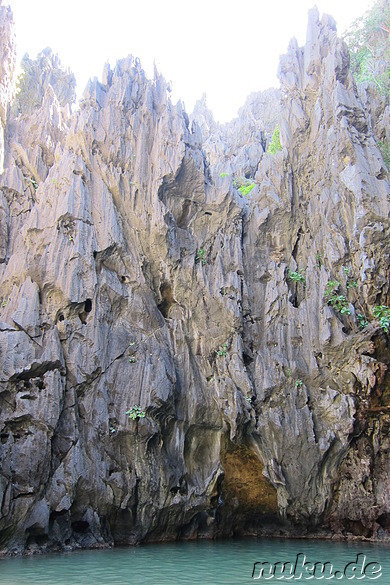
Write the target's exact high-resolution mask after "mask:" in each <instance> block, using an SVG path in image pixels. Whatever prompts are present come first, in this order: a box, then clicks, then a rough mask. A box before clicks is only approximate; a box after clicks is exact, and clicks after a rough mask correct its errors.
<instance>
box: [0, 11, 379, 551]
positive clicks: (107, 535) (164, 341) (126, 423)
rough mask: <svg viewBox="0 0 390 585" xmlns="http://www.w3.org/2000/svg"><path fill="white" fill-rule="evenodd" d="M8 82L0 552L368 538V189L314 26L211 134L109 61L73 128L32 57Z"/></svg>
mask: <svg viewBox="0 0 390 585" xmlns="http://www.w3.org/2000/svg"><path fill="white" fill-rule="evenodd" d="M0 10H1V11H2V12H1V13H0V18H1V23H2V24H1V26H3V27H5V26H6V23H7V22H8V20H7V19H8V18H9V13H8V12H7V11H6V10H5V9H4V8H1V9H0ZM7 30H8V29H7ZM1 42H2V43H3V45H2V47H1V54H2V55H11V54H12V50H13V49H12V47H13V45H12V42H13V41H12V37H11V35H10V34H7V35H2V36H1ZM10 58H11V57H8V59H10ZM24 66H25V67H24V68H25V76H24V78H23V80H22V83H21V89H20V93H19V94H18V96H17V97H16V98H15V99H13V95H12V92H8V94H7V92H3V93H2V94H1V96H0V101H1V103H2V104H3V103H4V105H3V106H2V110H1V111H2V112H3V114H2V116H1V122H2V124H3V127H4V128H5V136H6V140H5V146H4V172H3V173H2V175H1V177H0V187H1V191H0V193H1V199H0V220H1V221H0V251H1V258H0V262H1V263H0V282H1V302H0V305H1V306H0V351H1V353H0V364H1V365H0V375H1V379H0V549H1V551H2V552H6V551H11V552H13V551H16V552H18V551H24V550H27V551H34V550H44V549H54V548H59V549H63V548H67V547H79V546H84V547H85V546H104V545H109V544H113V543H116V544H126V543H136V542H140V541H152V540H167V539H176V538H197V537H199V538H200V537H216V536H227V535H232V534H259V535H260V534H285V535H294V534H300V535H305V534H307V535H310V534H321V535H323V536H332V535H335V534H336V535H338V536H340V537H348V536H351V535H356V536H359V537H369V538H389V536H390V532H389V528H390V521H389V519H390V516H389V511H390V497H389V493H390V492H389V489H390V478H389V475H390V465H389V458H388V455H387V453H388V448H389V445H388V443H389V439H388V437H389V432H388V431H389V426H390V418H389V398H390V392H389V390H390V386H389V374H388V370H387V366H388V364H389V362H390V354H389V349H388V336H387V334H386V332H385V331H384V330H383V328H381V326H380V322H379V320H378V319H375V318H374V316H373V314H372V308H373V307H374V306H378V305H383V306H384V305H386V306H387V305H388V304H389V300H390V299H389V297H390V291H389V284H388V283H389V252H390V240H389V193H390V185H389V181H388V172H387V169H386V166H385V164H384V162H383V159H382V156H381V153H380V151H379V150H378V148H377V144H376V141H375V138H374V134H373V130H374V128H373V123H372V115H373V114H372V112H369V111H368V109H367V108H366V107H365V105H364V100H362V99H361V97H359V96H358V93H357V90H356V87H355V86H354V82H353V80H352V77H351V74H350V72H349V57H348V52H347V49H346V46H345V45H344V43H343V42H342V41H341V40H340V39H338V37H337V34H336V28H335V24H334V22H333V21H332V19H331V18H330V17H326V16H324V17H323V18H322V20H321V21H320V20H319V16H318V13H317V11H316V10H313V11H312V12H311V13H310V19H309V27H308V37H307V42H306V45H305V47H304V48H299V47H298V46H297V44H296V43H295V42H292V43H291V44H290V46H289V49H288V53H287V54H286V55H285V56H284V57H283V58H282V59H281V63H280V71H279V76H280V81H281V90H280V92H279V91H276V90H270V91H269V92H266V93H263V94H254V95H252V96H251V97H250V98H249V99H248V101H247V103H246V104H245V106H244V107H243V109H242V110H241V112H240V116H239V118H238V119H237V120H234V121H233V122H231V123H230V124H227V125H225V126H220V125H218V124H216V123H215V122H214V120H213V118H212V115H211V113H210V112H208V111H207V108H206V105H205V103H204V100H203V101H201V102H200V103H199V104H198V105H197V107H196V108H195V112H194V114H193V116H192V117H191V120H190V119H189V117H188V116H187V114H186V112H185V111H184V109H183V107H182V105H181V104H180V103H178V104H176V105H173V104H172V103H171V102H170V100H169V98H168V93H167V89H168V88H167V84H166V82H165V81H164V79H163V78H162V77H161V76H160V75H159V74H158V73H157V72H156V73H155V76H154V79H153V80H148V79H147V78H146V76H145V73H144V72H143V70H142V68H141V66H140V63H139V61H138V60H137V59H133V58H132V57H129V58H127V59H124V60H122V61H120V62H118V63H117V65H116V66H115V68H114V69H111V68H110V67H109V66H106V68H105V70H104V74H103V79H102V81H101V82H99V81H97V80H94V81H91V82H90V83H89V85H88V87H87V89H86V91H85V93H84V98H83V100H82V101H81V103H80V108H79V110H77V111H75V112H74V113H72V111H71V104H72V102H73V101H74V79H73V76H72V75H71V73H70V72H68V71H65V70H63V69H62V67H61V64H60V62H59V60H58V58H57V57H56V56H54V55H53V54H52V53H51V51H50V50H45V51H44V52H43V53H42V54H41V55H39V56H38V59H37V60H36V61H31V60H29V59H27V60H25V63H24ZM1 74H2V81H1V85H0V93H1V88H2V87H10V85H9V84H10V83H11V81H12V75H13V72H12V68H9V67H6V66H4V67H3V68H2V70H1ZM384 111H385V110H384V108H383V112H384ZM383 112H382V114H381V115H382V118H381V119H383V115H384V114H383ZM276 122H278V123H279V126H280V137H281V144H282V147H283V148H282V150H281V151H279V152H277V153H276V154H275V155H271V154H267V153H266V152H265V151H266V149H267V146H268V143H269V140H270V135H271V133H272V129H273V128H274V126H275V124H276ZM248 184H249V185H250V186H251V187H252V185H254V186H253V188H252V189H251V191H250V193H249V194H248V195H247V196H246V197H243V196H242V191H241V192H240V191H239V187H240V186H243V185H244V186H246V185H248ZM335 282H337V283H338V284H337V286H336V285H335V284H333V285H332V284H329V283H335ZM332 287H333V288H332ZM326 295H327V296H326ZM332 295H333V296H332ZM335 296H337V297H341V296H342V297H343V299H344V300H343V301H342V300H340V299H339V300H338V301H337V302H336V301H335V300H334V297H335ZM337 303H338V304H337ZM359 315H360V316H359ZM365 321H367V323H365ZM135 407H139V408H140V412H141V414H145V416H136V414H137V413H136V412H135V410H132V409H135ZM129 411H130V413H129ZM133 413H134V418H131V416H130V417H129V414H130V415H131V414H133Z"/></svg>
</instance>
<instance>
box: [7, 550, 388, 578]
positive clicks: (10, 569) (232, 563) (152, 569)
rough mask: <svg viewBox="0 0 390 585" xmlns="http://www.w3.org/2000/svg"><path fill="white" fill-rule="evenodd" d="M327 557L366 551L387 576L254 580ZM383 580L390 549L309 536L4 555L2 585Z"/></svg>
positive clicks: (340, 562)
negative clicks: (260, 571) (265, 568)
mask: <svg viewBox="0 0 390 585" xmlns="http://www.w3.org/2000/svg"><path fill="white" fill-rule="evenodd" d="M299 553H303V554H304V555H306V559H307V560H310V561H311V562H313V563H314V562H322V563H325V562H327V561H329V562H331V563H333V565H334V569H335V570H336V569H339V570H341V571H343V569H344V567H345V565H347V563H350V562H352V561H356V556H357V555H358V554H359V553H361V554H364V555H366V559H367V561H366V563H368V562H374V561H376V562H377V563H379V564H380V565H381V571H382V576H381V577H379V578H376V579H368V578H366V577H364V578H363V579H361V580H357V579H353V580H349V579H347V578H346V577H345V576H343V577H342V578H339V579H338V578H337V576H336V578H333V579H324V578H323V579H321V580H320V579H317V578H312V579H310V580H306V579H303V578H302V579H300V580H297V579H296V578H293V579H291V580H288V581H287V580H285V579H284V580H277V579H276V578H272V579H268V580H265V579H264V578H260V579H257V580H254V579H253V578H252V571H253V565H254V563H255V562H261V563H262V562H265V561H267V562H269V563H275V562H278V561H281V562H284V561H291V562H295V560H296V556H297V555H298V554H299ZM298 581H299V582H301V583H302V582H308V583H311V584H313V583H317V582H318V583H337V582H338V583H364V584H368V583H380V584H385V585H390V547H386V546H380V545H372V544H365V543H359V544H355V543H335V542H321V541H305V540H278V539H276V540H257V539H253V540H252V539H242V540H241V539H240V540H231V541H217V542H215V541H211V542H210V541H206V542H204V541H201V542H190V543H188V542H187V543H174V544H159V545H147V546H139V547H135V548H127V549H123V548H121V549H113V550H97V551H82V552H73V553H69V554H53V555H45V556H35V557H28V558H16V559H15V558H12V559H0V583H1V585H37V584H39V585H126V584H130V585H149V584H150V585H151V584H153V585H154V584H155V585H168V584H169V585H174V584H176V583H177V584H180V585H186V584H187V583H191V584H198V583H199V584H200V585H223V584H225V583H228V584H229V585H240V584H241V583H243V584H249V583H252V584H253V583H283V582H286V583H292V582H298Z"/></svg>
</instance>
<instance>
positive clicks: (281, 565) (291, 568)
mask: <svg viewBox="0 0 390 585" xmlns="http://www.w3.org/2000/svg"><path fill="white" fill-rule="evenodd" d="M381 576H382V567H381V565H380V564H379V563H378V562H376V561H374V562H368V561H367V557H366V555H365V554H363V553H359V554H358V555H356V561H352V562H350V563H347V564H346V565H345V566H344V568H342V569H336V568H335V567H334V566H333V564H332V563H331V562H330V561H326V562H322V561H317V562H311V561H308V560H306V555H305V554H303V553H298V554H297V556H296V559H295V562H291V561H278V562H276V563H270V562H268V561H264V562H256V563H254V565H253V571H252V579H263V581H270V580H271V579H275V580H277V581H282V580H285V581H292V580H294V581H298V580H305V579H306V580H312V579H318V580H320V579H321V580H331V579H335V580H336V581H341V580H342V579H347V580H353V579H355V580H356V581H359V580H361V579H368V580H370V581H373V580H375V579H379V578H380V577H381Z"/></svg>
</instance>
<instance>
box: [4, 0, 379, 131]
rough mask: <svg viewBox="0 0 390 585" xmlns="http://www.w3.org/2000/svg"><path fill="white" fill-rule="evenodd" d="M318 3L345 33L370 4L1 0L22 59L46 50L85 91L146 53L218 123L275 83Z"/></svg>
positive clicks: (188, 102)
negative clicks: (110, 67) (119, 64)
mask: <svg viewBox="0 0 390 585" xmlns="http://www.w3.org/2000/svg"><path fill="white" fill-rule="evenodd" d="M315 3H316V4H317V6H318V9H319V10H320V13H321V14H322V13H324V12H325V13H328V14H331V15H332V16H333V17H334V18H335V20H336V22H337V25H338V32H339V34H341V33H342V32H343V31H344V30H345V29H346V28H347V27H348V26H349V25H350V23H351V22H353V21H354V20H355V19H356V18H357V17H359V16H361V15H362V14H364V12H365V11H366V10H367V9H368V8H369V7H370V6H371V5H372V3H373V0H235V1H233V0H230V1H229V0H196V1H194V2H188V1H187V2H185V1H183V0H182V1H179V0H108V1H101V0H64V1H63V2H58V1H57V2H56V1H55V0H3V4H4V5H7V4H8V5H10V6H11V8H12V10H13V13H14V19H15V23H16V34H17V42H18V50H19V56H20V57H21V56H22V55H23V54H24V53H28V54H29V56H30V57H31V58H35V57H36V55H37V54H38V53H39V52H40V51H41V50H42V49H44V48H45V47H48V46H49V47H51V48H52V49H53V51H54V52H56V53H58V55H59V57H60V59H61V61H62V63H63V64H64V65H66V66H68V67H70V69H71V70H72V71H73V73H74V74H75V76H76V79H77V84H78V93H79V95H81V94H82V92H83V90H84V88H85V86H86V83H87V81H88V79H89V78H90V77H94V76H97V77H98V78H99V79H101V73H102V70H103V66H104V63H105V62H106V61H109V62H110V63H111V64H114V63H115V61H116V60H117V59H120V58H122V57H126V56H127V55H129V54H132V55H134V56H135V57H139V58H140V60H141V64H142V66H143V68H144V69H145V71H146V73H147V75H148V77H152V76H153V61H156V65H157V68H158V70H159V72H160V73H162V74H163V75H164V77H165V78H166V79H167V81H171V82H172V87H173V93H172V99H173V100H174V101H176V100H178V99H182V101H184V103H185V106H186V110H187V112H188V113H190V112H191V111H192V109H193V106H194V103H195V101H196V100H197V99H199V98H200V97H201V96H202V94H203V93H204V92H205V93H206V94H207V104H208V106H209V107H210V108H211V109H212V111H213V113H214V117H215V118H216V119H217V120H219V121H221V122H225V121H227V120H229V119H231V118H233V117H234V116H235V115H236V113H237V109H238V108H239V107H241V106H242V105H243V103H244V102H245V99H246V97H247V96H248V95H249V93H251V92H252V91H259V90H262V89H267V88H268V87H272V86H278V80H277V77H276V72H277V68H278V63H279V55H281V54H283V53H285V52H286V49H287V46H288V43H289V40H290V39H291V38H292V37H293V36H295V37H296V38H297V39H298V43H299V44H300V45H303V44H304V42H305V37H306V26H307V12H308V10H309V9H310V8H312V7H313V5H314V4H315Z"/></svg>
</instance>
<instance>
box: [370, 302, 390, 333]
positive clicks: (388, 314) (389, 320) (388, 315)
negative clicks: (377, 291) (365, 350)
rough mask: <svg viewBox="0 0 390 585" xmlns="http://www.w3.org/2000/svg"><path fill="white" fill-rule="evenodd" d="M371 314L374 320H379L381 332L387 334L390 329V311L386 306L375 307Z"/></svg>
mask: <svg viewBox="0 0 390 585" xmlns="http://www.w3.org/2000/svg"><path fill="white" fill-rule="evenodd" d="M372 314H373V315H374V317H375V318H376V319H379V322H380V325H381V327H382V329H383V331H384V332H385V333H388V332H389V328H390V309H389V308H388V307H386V305H377V306H376V307H374V308H373V309H372Z"/></svg>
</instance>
